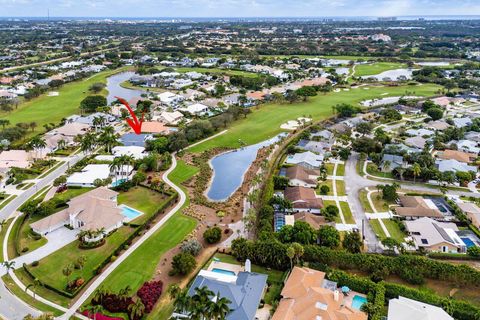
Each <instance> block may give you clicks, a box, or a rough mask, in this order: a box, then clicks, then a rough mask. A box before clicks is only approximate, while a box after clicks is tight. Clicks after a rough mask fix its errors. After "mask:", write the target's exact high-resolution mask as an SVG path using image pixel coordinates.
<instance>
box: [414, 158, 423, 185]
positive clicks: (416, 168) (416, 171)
mask: <svg viewBox="0 0 480 320" xmlns="http://www.w3.org/2000/svg"><path fill="white" fill-rule="evenodd" d="M412 173H413V182H416V179H417V177H418V176H419V175H420V174H421V173H422V168H421V167H420V165H419V164H418V163H417V162H415V163H414V164H413V166H412Z"/></svg>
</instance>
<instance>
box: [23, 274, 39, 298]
mask: <svg viewBox="0 0 480 320" xmlns="http://www.w3.org/2000/svg"><path fill="white" fill-rule="evenodd" d="M42 285H43V284H42V282H41V281H40V280H38V278H35V279H33V282H32V283H30V284H29V285H28V286H26V287H25V292H27V291H28V289H30V288H33V289H31V290H30V291H32V293H33V299H35V295H36V292H35V290H36V289H37V288H38V287H40V286H42Z"/></svg>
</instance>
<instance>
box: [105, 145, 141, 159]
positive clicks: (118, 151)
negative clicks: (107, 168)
mask: <svg viewBox="0 0 480 320" xmlns="http://www.w3.org/2000/svg"><path fill="white" fill-rule="evenodd" d="M144 151H145V148H144V147H141V146H116V147H113V149H112V153H113V155H114V156H115V157H120V156H124V155H127V156H132V157H134V158H135V159H143V158H144V157H145V156H146V155H147V154H146V153H145V152H144Z"/></svg>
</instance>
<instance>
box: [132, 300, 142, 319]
mask: <svg viewBox="0 0 480 320" xmlns="http://www.w3.org/2000/svg"><path fill="white" fill-rule="evenodd" d="M144 313H145V305H144V304H143V303H142V301H140V300H137V302H135V303H131V304H130V305H129V306H128V315H129V316H130V319H140V318H141V317H142V316H143V314H144Z"/></svg>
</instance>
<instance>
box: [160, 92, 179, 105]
mask: <svg viewBox="0 0 480 320" xmlns="http://www.w3.org/2000/svg"><path fill="white" fill-rule="evenodd" d="M158 99H160V101H161V102H162V103H165V104H167V105H171V104H176V103H179V102H180V101H182V100H183V97H182V96H181V95H178V94H175V93H173V92H168V91H167V92H162V93H160V94H158Z"/></svg>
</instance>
